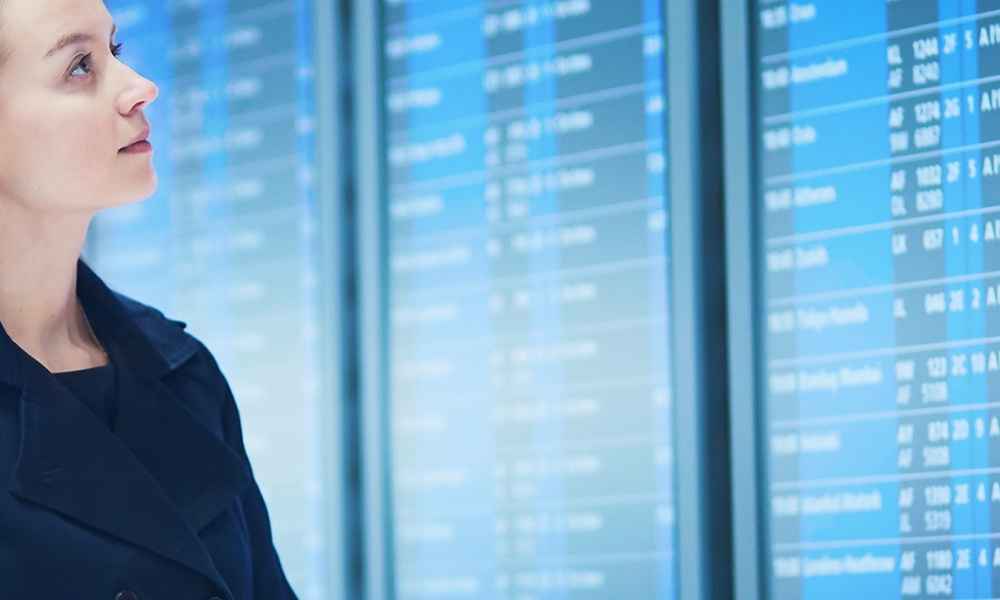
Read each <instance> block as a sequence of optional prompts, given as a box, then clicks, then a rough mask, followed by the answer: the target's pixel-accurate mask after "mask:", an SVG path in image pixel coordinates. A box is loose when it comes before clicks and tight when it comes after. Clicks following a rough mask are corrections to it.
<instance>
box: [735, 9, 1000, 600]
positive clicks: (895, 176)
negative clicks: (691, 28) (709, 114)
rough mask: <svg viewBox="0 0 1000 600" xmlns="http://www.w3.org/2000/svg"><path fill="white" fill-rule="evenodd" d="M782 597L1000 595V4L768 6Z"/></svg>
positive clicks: (769, 286) (767, 171)
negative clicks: (997, 394)
mask: <svg viewBox="0 0 1000 600" xmlns="http://www.w3.org/2000/svg"><path fill="white" fill-rule="evenodd" d="M753 18H754V20H755V28H756V32H755V33H756V37H755V44H756V52H755V56H754V58H753V65H754V67H753V70H754V76H755V79H756V82H755V87H756V95H757V103H756V106H757V108H758V110H759V113H758V114H757V115H756V117H755V119H756V131H757V133H758V137H757V140H756V142H755V143H756V144H758V161H757V164H758V171H757V176H758V193H757V195H756V200H755V201H756V205H755V213H756V217H757V219H758V223H759V226H760V227H759V231H760V237H759V238H758V242H757V244H758V246H757V247H758V253H757V258H758V261H759V262H758V264H757V273H758V277H759V281H760V283H761V285H762V290H763V293H762V294H761V296H760V297H759V298H758V300H759V306H760V311H761V331H762V333H763V335H764V347H765V351H764V352H763V353H762V355H761V356H759V357H758V359H759V361H760V362H759V365H760V366H759V370H760V373H761V383H760V387H761V389H762V392H763V397H764V399H765V402H764V409H765V418H764V419H763V420H762V425H763V427H765V431H766V435H765V438H764V439H765V441H764V443H763V444H762V448H761V451H762V453H763V455H764V456H766V461H765V462H766V474H767V477H766V481H765V483H764V484H763V485H764V492H763V496H762V497H763V498H764V499H765V513H766V515H767V527H766V530H765V531H766V539H767V546H768V550H769V552H768V553H767V559H766V561H765V567H766V571H765V572H766V573H767V577H766V578H765V581H766V582H767V583H768V590H769V593H768V595H767V597H769V598H781V599H793V598H803V599H809V600H814V599H820V598H845V597H851V598H966V599H971V598H993V597H996V596H998V595H1000V411H998V408H1000V404H998V403H997V398H996V396H995V394H996V393H997V392H998V390H1000V387H998V386H1000V378H998V372H1000V337H998V335H1000V311H998V307H1000V245H998V240H1000V215H998V212H1000V178H998V174H1000V154H998V147H1000V111H998V109H1000V2H996V1H994V0H978V1H976V0H948V1H944V0H942V1H940V2H938V1H934V0H889V1H875V2H873V1H871V0H815V1H797V2H773V1H768V2H764V1H761V2H757V3H756V5H755V12H754V14H753Z"/></svg>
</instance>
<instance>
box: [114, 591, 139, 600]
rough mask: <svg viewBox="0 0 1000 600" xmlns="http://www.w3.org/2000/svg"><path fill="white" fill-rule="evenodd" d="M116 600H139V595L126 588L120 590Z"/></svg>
mask: <svg viewBox="0 0 1000 600" xmlns="http://www.w3.org/2000/svg"><path fill="white" fill-rule="evenodd" d="M115 600H139V596H138V595H137V594H136V593H135V592H130V591H129V590H124V591H121V592H118V595H117V596H115Z"/></svg>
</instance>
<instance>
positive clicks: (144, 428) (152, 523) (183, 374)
mask: <svg viewBox="0 0 1000 600" xmlns="http://www.w3.org/2000/svg"><path fill="white" fill-rule="evenodd" d="M77 294H78V296H79V298H80V300H81V303H82V304H83V306H84V309H85V310H86V312H87V315H88V318H89V319H90V321H91V325H92V326H93V328H94V331H95V333H96V334H97V336H98V338H99V339H100V340H101V342H102V344H103V345H104V346H105V349H106V350H107V351H108V353H109V354H110V356H111V359H112V360H113V361H114V362H115V365H116V367H117V371H118V373H119V380H118V390H119V393H118V403H117V405H118V414H117V416H116V421H115V423H114V432H112V431H111V430H109V429H108V427H107V426H106V425H105V424H104V423H103V422H102V421H100V420H99V418H98V417H96V416H95V415H94V414H93V413H92V412H90V410H89V409H88V408H87V407H86V406H85V405H84V404H83V403H82V402H80V401H79V400H77V399H76V398H75V397H74V396H73V395H72V394H71V393H70V392H68V391H67V390H66V389H65V388H63V387H62V386H61V385H59V383H58V381H56V379H55V377H54V376H53V375H52V374H51V373H49V371H48V370H46V369H45V367H43V366H42V365H41V364H40V363H38V362H37V361H35V360H34V359H33V358H32V357H31V356H29V355H28V354H27V353H25V352H24V351H23V350H21V348H19V347H18V346H17V345H16V344H14V342H13V341H12V340H11V339H10V337H9V336H8V335H7V333H6V332H4V331H3V328H2V327H0V598H4V599H6V598H10V599H12V600H13V599H15V598H16V599H28V598H45V599H46V600H81V599H86V600H209V599H212V598H217V599H221V600H292V599H295V598H296V596H295V593H294V592H293V591H292V589H291V587H290V586H289V584H288V581H287V580H286V578H285V574H284V572H283V571H282V567H281V563H280V561H279V559H278V556H277V553H276V552H275V549H274V544H273V542H272V539H271V525H270V521H269V518H268V512H267V509H266V507H265V505H264V500H263V498H262V497H261V494H260V489H259V488H258V486H257V482H256V481H255V479H254V475H253V471H252V469H251V466H250V462H249V460H248V459H247V454H246V450H245V449H244V446H243V435H242V430H241V427H240V415H239V411H238V409H237V406H236V403H235V401H234V399H233V394H232V392H231V391H230V388H229V385H228V384H227V382H226V379H225V377H224V376H223V375H222V373H221V372H220V370H219V367H218V365H217V364H216V362H215V359H214V358H213V357H212V354H211V353H210V352H209V351H208V350H207V349H206V348H205V346H204V345H202V343H201V342H199V341H198V340H197V339H195V338H194V337H192V336H191V335H189V334H188V333H187V332H185V331H184V327H185V326H184V324H183V323H180V322H178V321H173V320H169V319H167V318H165V317H164V316H163V314H162V313H160V312H158V311H156V310H155V309H152V308H150V307H148V306H145V305H143V304H140V303H138V302H135V301H133V300H130V299H128V298H126V297H125V296H122V295H119V294H117V293H115V292H113V291H111V290H110V289H109V288H108V287H107V286H105V284H104V283H103V282H102V281H101V280H100V278H98V277H97V275H95V274H94V273H93V271H91V270H90V269H89V268H88V267H87V265H86V264H84V263H83V261H80V262H79V263H78V282H77Z"/></svg>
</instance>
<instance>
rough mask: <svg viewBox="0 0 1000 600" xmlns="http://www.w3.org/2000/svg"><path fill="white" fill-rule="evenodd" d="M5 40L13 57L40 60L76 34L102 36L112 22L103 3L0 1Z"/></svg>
mask: <svg viewBox="0 0 1000 600" xmlns="http://www.w3.org/2000/svg"><path fill="white" fill-rule="evenodd" d="M0 2H2V7H3V8H2V10H3V12H2V21H3V30H4V39H5V40H6V41H8V42H10V43H12V44H11V47H10V48H9V49H10V50H11V52H12V53H18V54H20V53H21V52H19V50H25V51H28V49H29V48H30V49H31V50H30V51H31V52H34V53H36V54H37V50H38V49H41V50H42V53H41V54H40V55H39V56H38V58H39V59H41V58H43V57H44V56H45V53H46V52H47V51H48V50H49V49H50V48H51V46H52V45H53V44H55V43H56V42H57V41H58V40H59V39H60V38H62V37H63V36H66V35H70V34H73V33H90V34H94V35H100V34H101V32H102V31H104V30H105V29H106V28H107V27H108V26H109V24H110V22H111V15H110V14H109V13H108V10H107V8H106V7H105V6H104V2H103V0H0Z"/></svg>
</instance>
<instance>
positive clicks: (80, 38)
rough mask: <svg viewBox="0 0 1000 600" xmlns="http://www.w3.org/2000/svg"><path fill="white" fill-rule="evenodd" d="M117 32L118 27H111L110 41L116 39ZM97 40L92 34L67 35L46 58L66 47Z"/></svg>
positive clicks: (76, 33)
mask: <svg viewBox="0 0 1000 600" xmlns="http://www.w3.org/2000/svg"><path fill="white" fill-rule="evenodd" d="M117 30H118V26H117V25H112V26H111V35H110V36H108V37H109V39H114V37H115V32H116V31H117ZM96 39H97V37H96V36H95V35H94V34H92V33H82V32H75V33H67V34H66V35H64V36H62V37H60V38H59V41H58V42H56V45H55V46H52V48H51V49H50V50H49V51H48V52H46V53H45V58H48V57H50V56H52V55H53V54H55V53H56V52H59V51H60V50H62V49H63V48H65V47H66V46H72V45H73V44H78V43H84V42H93V41H94V40H96Z"/></svg>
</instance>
